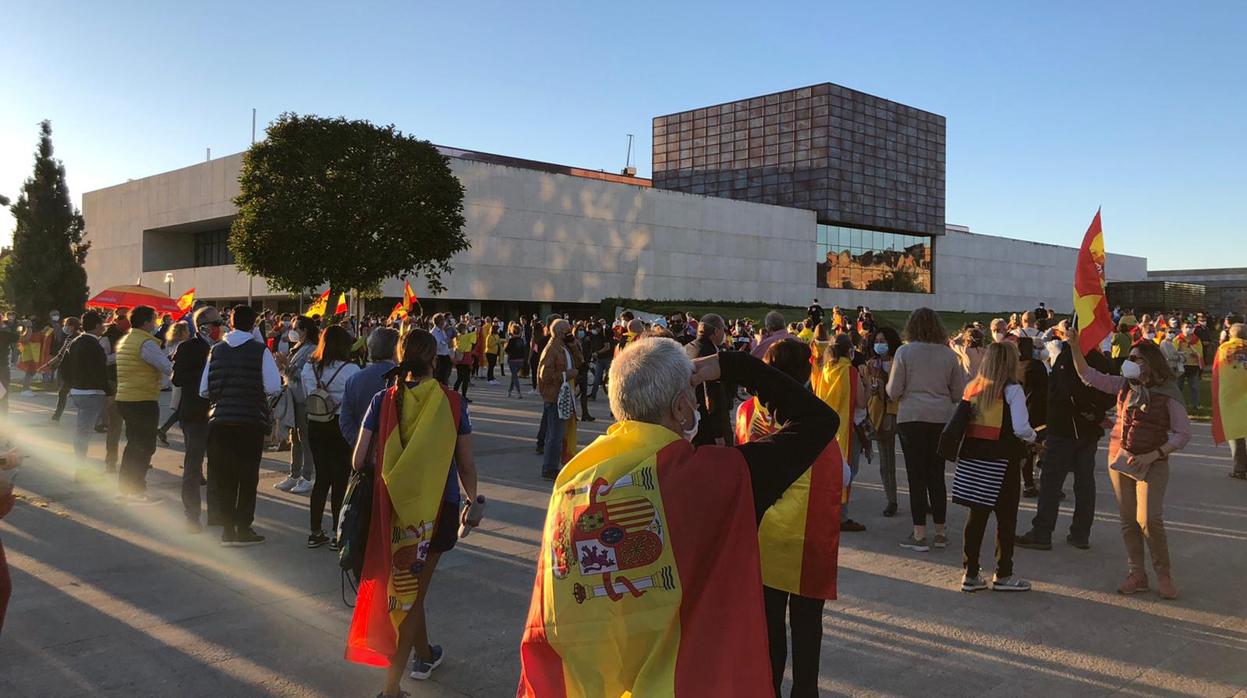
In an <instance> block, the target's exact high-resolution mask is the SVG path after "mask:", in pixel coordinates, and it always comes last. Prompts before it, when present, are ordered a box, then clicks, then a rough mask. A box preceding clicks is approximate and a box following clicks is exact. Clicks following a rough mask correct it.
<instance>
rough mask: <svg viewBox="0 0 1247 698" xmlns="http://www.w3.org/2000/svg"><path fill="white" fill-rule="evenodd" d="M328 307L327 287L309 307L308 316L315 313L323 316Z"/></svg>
mask: <svg viewBox="0 0 1247 698" xmlns="http://www.w3.org/2000/svg"><path fill="white" fill-rule="evenodd" d="M328 307H329V289H325V292H324V293H322V294H320V295H319V296H317V298H316V300H314V301H312V304H311V305H309V306H308V307H307V316H308V317H312V316H314V315H320V316H321V317H324V315H325V310H327V309H328Z"/></svg>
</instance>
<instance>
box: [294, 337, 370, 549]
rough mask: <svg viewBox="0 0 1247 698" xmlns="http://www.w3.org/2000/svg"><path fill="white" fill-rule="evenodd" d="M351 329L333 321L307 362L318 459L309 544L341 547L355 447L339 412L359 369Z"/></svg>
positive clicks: (313, 440)
mask: <svg viewBox="0 0 1247 698" xmlns="http://www.w3.org/2000/svg"><path fill="white" fill-rule="evenodd" d="M350 359H351V335H350V333H348V332H347V331H346V329H345V328H343V327H341V326H340V325H331V326H329V327H327V328H325V331H324V332H321V333H320V343H319V344H318V345H317V347H316V352H315V353H313V354H312V360H311V361H308V362H307V363H306V364H304V366H303V372H302V376H301V378H302V383H303V391H304V393H305V394H306V396H307V400H306V403H305V405H306V410H307V419H308V424H307V427H308V441H309V443H310V445H311V447H312V460H313V461H314V462H315V464H316V481H315V483H314V484H313V485H312V501H311V527H310V530H311V534H310V535H309V536H308V537H307V547H309V548H319V547H320V546H322V545H324V544H325V543H328V544H329V547H330V548H331V549H333V550H337V549H338V538H337V533H336V532H337V530H338V512H339V511H341V509H342V498H343V495H345V494H346V482H347V479H348V478H349V477H350V474H351V447H352V444H348V443H347V442H346V439H345V438H343V437H342V430H341V429H340V428H339V427H338V412H339V409H340V407H341V405H342V393H343V391H345V390H346V381H347V380H348V379H350V377H351V376H353V375H355V374H356V373H359V366H358V365H357V364H354V363H351V361H350ZM326 495H328V497H329V507H330V512H331V514H332V517H333V528H332V529H331V530H332V531H333V532H334V535H333V536H332V537H330V536H329V535H327V534H326V533H325V531H324V529H323V528H321V523H322V522H323V517H324V513H325V497H326Z"/></svg>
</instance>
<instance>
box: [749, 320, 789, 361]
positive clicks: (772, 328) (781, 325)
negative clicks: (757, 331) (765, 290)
mask: <svg viewBox="0 0 1247 698" xmlns="http://www.w3.org/2000/svg"><path fill="white" fill-rule="evenodd" d="M762 333H763V335H764V336H763V337H762V339H761V341H759V342H758V346H756V347H754V348H753V352H752V353H753V356H754V358H757V359H761V358H762V357H764V356H766V350H767V349H770V348H771V345H772V344H774V343H776V342H782V341H783V340H785V339H788V338H789V337H791V338H793V339H796V337H797V335H795V334H793V333H791V332H789V331H788V327H787V325H786V324H785V320H784V314H783V313H781V312H779V311H778V310H772V311H771V312H769V313H767V314H766V317H765V318H763V320H762Z"/></svg>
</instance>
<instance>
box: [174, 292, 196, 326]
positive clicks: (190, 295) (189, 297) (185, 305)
mask: <svg viewBox="0 0 1247 698" xmlns="http://www.w3.org/2000/svg"><path fill="white" fill-rule="evenodd" d="M194 305H195V289H193V288H192V289H191V290H189V291H187V292H186V293H183V294H182V295H181V296H178V309H179V310H181V311H182V315H181V317H180V318H179V319H182V318H185V317H186V316H187V315H188V314H190V311H191V308H192V307H193V306H194Z"/></svg>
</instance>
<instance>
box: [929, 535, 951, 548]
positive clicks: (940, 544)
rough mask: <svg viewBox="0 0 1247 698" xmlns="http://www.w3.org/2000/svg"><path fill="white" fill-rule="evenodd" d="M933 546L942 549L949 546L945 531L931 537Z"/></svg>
mask: <svg viewBox="0 0 1247 698" xmlns="http://www.w3.org/2000/svg"><path fill="white" fill-rule="evenodd" d="M931 547H932V548H938V549H940V550H943V549H944V548H947V547H948V536H946V535H944V534H943V533H937V534H935V537H934V538H932V539H931Z"/></svg>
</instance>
